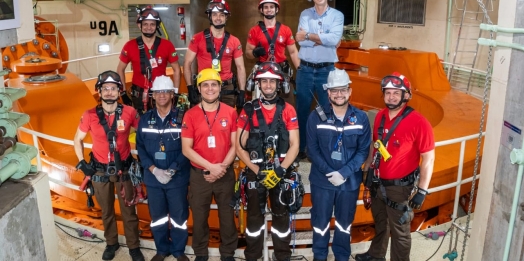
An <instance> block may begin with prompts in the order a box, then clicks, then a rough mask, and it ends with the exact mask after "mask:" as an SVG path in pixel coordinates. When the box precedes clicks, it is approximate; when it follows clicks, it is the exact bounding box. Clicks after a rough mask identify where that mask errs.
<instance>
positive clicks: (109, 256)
mask: <svg viewBox="0 0 524 261" xmlns="http://www.w3.org/2000/svg"><path fill="white" fill-rule="evenodd" d="M119 248H120V245H119V244H118V243H117V244H114V245H106V249H105V250H104V253H103V254H102V260H113V258H115V252H116V251H117V250H118V249H119Z"/></svg>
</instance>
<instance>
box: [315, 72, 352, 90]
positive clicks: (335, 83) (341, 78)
mask: <svg viewBox="0 0 524 261" xmlns="http://www.w3.org/2000/svg"><path fill="white" fill-rule="evenodd" d="M350 83H351V80H349V75H348V74H347V73H346V71H345V70H340V69H337V68H335V70H333V71H331V72H329V75H328V79H327V83H325V84H324V85H322V86H323V87H324V90H327V89H330V88H337V87H348V86H349V84H350Z"/></svg>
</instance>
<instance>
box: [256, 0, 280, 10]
mask: <svg viewBox="0 0 524 261" xmlns="http://www.w3.org/2000/svg"><path fill="white" fill-rule="evenodd" d="M265 3H272V4H275V5H276V6H277V7H278V8H280V3H279V2H278V0H260V2H259V3H258V9H260V8H262V6H263V5H264V4H265Z"/></svg>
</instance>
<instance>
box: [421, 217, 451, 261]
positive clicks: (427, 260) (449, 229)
mask: <svg viewBox="0 0 524 261" xmlns="http://www.w3.org/2000/svg"><path fill="white" fill-rule="evenodd" d="M455 220H456V219H455ZM455 220H453V222H455ZM453 222H452V223H451V226H450V227H449V228H448V230H447V231H446V234H444V236H442V241H440V245H439V246H438V248H437V250H435V252H434V253H433V255H431V256H430V257H429V258H428V259H426V261H429V260H430V259H431V258H432V257H433V256H435V255H436V254H437V252H438V251H439V249H440V247H441V246H442V243H444V239H445V238H446V236H447V235H448V234H449V231H451V229H452V228H453ZM417 232H418V233H419V234H421V235H423V236H425V235H424V234H422V233H420V232H419V231H417Z"/></svg>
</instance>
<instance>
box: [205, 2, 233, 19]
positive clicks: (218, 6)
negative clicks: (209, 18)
mask: <svg viewBox="0 0 524 261" xmlns="http://www.w3.org/2000/svg"><path fill="white" fill-rule="evenodd" d="M211 12H222V13H224V14H226V15H231V12H230V11H229V5H228V4H227V2H226V1H225V0H211V1H209V4H207V9H206V14H208V15H210V14H211Z"/></svg>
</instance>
